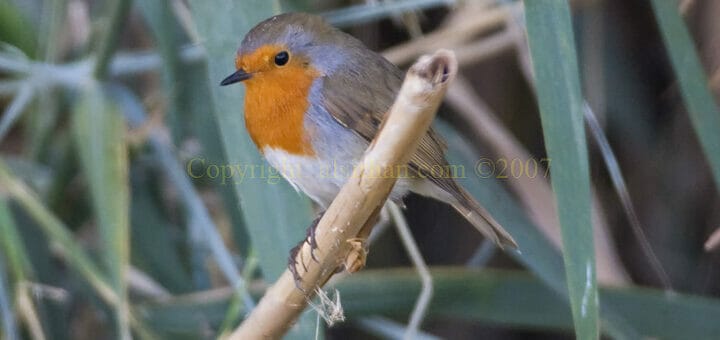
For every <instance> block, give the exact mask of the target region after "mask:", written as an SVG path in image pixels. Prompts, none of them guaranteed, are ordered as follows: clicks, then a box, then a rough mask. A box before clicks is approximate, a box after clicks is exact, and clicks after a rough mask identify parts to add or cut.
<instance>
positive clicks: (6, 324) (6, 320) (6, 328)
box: [0, 254, 19, 340]
mask: <svg viewBox="0 0 720 340" xmlns="http://www.w3.org/2000/svg"><path fill="white" fill-rule="evenodd" d="M4 262H5V256H2V254H0V319H2V323H0V324H1V325H2V328H0V330H1V331H2V332H0V335H2V336H3V339H5V338H7V339H8V340H15V339H19V337H18V334H19V333H18V330H17V325H16V323H15V320H16V318H15V311H14V308H13V306H12V300H11V299H10V296H12V294H11V293H10V289H9V286H8V280H7V276H8V275H7V271H6V270H5V263H4Z"/></svg>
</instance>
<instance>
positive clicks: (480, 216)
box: [411, 179, 518, 249]
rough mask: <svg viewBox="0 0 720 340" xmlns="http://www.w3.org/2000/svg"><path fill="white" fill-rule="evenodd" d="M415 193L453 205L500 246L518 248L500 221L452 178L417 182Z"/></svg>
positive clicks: (413, 189) (414, 186) (414, 188)
mask: <svg viewBox="0 0 720 340" xmlns="http://www.w3.org/2000/svg"><path fill="white" fill-rule="evenodd" d="M411 190H412V191H414V192H415V193H418V194H420V195H423V196H427V197H432V198H434V199H437V200H440V201H442V202H445V203H447V204H449V205H451V206H452V207H453V208H455V210H457V211H458V212H459V213H460V214H462V215H463V216H464V217H465V219H466V220H468V222H470V223H471V224H472V225H473V226H474V227H475V229H477V230H479V231H480V232H481V233H482V234H483V235H484V236H485V237H487V238H488V239H491V240H493V241H494V242H495V244H497V245H498V246H499V247H500V248H505V247H508V248H512V249H517V248H518V245H517V243H516V242H515V240H514V239H513V238H512V236H510V234H509V233H508V232H507V231H505V229H503V227H502V226H500V223H498V222H497V221H495V219H494V218H493V217H492V216H491V215H490V213H489V212H488V211H487V210H485V208H483V207H482V205H480V203H478V202H477V201H476V200H475V199H474V198H473V197H472V196H470V194H469V193H468V192H467V191H465V189H463V188H462V187H461V186H459V185H458V184H457V183H456V182H455V181H453V180H451V179H441V180H436V181H418V182H415V183H414V185H413V187H412V189H411Z"/></svg>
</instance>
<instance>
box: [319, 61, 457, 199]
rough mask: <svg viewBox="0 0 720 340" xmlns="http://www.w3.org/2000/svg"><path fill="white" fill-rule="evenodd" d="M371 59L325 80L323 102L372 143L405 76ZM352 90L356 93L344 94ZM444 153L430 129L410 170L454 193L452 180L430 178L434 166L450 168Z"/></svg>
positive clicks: (392, 67)
mask: <svg viewBox="0 0 720 340" xmlns="http://www.w3.org/2000/svg"><path fill="white" fill-rule="evenodd" d="M369 59H370V60H367V59H366V60H364V61H365V62H367V64H365V65H353V66H356V68H353V67H348V68H345V69H344V70H341V71H338V72H336V73H333V75H332V77H325V78H323V93H324V98H323V100H324V103H325V108H326V109H327V110H328V111H329V112H330V114H331V115H332V116H333V118H335V120H337V121H338V122H339V123H340V124H342V125H343V126H345V127H347V128H349V129H352V130H353V131H355V132H356V133H357V134H359V135H360V136H362V137H363V138H365V139H366V140H368V141H371V140H372V139H373V138H375V135H376V134H377V132H378V130H379V128H380V124H381V123H382V120H383V119H384V116H385V114H386V113H387V112H388V111H389V110H390V107H391V106H392V104H393V102H394V100H395V96H396V95H397V93H398V91H399V90H400V86H401V85H402V80H403V73H402V71H400V69H398V68H397V67H396V66H395V65H393V64H391V63H390V62H388V61H387V60H385V59H384V58H382V57H380V56H377V55H376V56H374V58H369ZM368 66H373V67H368ZM371 86H372V87H371ZM350 88H352V89H353V91H347V90H344V89H350ZM445 149H446V145H445V142H444V141H443V140H442V137H440V135H438V134H437V133H435V131H434V130H433V129H432V128H430V130H429V131H428V133H427V134H425V136H423V138H422V139H421V140H420V145H419V146H418V150H417V151H416V152H415V153H414V154H413V155H412V157H411V158H410V164H409V165H410V169H411V170H413V171H415V172H420V173H422V175H423V177H427V178H428V179H430V180H431V181H432V182H434V183H435V184H436V185H438V186H439V187H441V188H443V189H445V190H446V191H448V192H450V193H454V192H457V189H456V188H457V185H456V184H455V182H454V181H453V180H452V179H449V178H442V176H441V178H435V177H432V176H431V169H432V167H433V166H437V165H440V166H445V165H447V161H446V160H445V157H444V151H445Z"/></svg>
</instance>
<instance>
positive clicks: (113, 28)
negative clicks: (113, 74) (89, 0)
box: [93, 0, 132, 79]
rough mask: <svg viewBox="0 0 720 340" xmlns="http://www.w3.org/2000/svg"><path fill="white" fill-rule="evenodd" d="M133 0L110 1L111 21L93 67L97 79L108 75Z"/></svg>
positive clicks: (106, 28)
mask: <svg viewBox="0 0 720 340" xmlns="http://www.w3.org/2000/svg"><path fill="white" fill-rule="evenodd" d="M131 3H132V2H131V0H112V1H111V2H110V3H109V5H108V6H109V10H108V11H109V13H110V22H109V23H108V26H107V27H105V30H104V32H102V35H101V36H100V37H99V40H98V45H99V47H98V51H97V56H96V59H95V66H94V68H93V75H94V76H95V78H97V79H102V78H105V77H106V76H107V73H108V69H109V68H110V67H109V65H110V59H112V56H113V54H114V53H115V48H116V47H117V42H118V40H119V39H120V32H121V30H122V28H123V21H124V20H125V17H127V15H128V14H129V13H130V7H131V6H130V4H131Z"/></svg>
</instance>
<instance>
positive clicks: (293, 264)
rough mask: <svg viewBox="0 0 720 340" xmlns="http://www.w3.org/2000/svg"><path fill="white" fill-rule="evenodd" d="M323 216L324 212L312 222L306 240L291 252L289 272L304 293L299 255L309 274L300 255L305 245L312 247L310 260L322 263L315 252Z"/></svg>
mask: <svg viewBox="0 0 720 340" xmlns="http://www.w3.org/2000/svg"><path fill="white" fill-rule="evenodd" d="M323 214H325V212H322V213H320V215H318V217H317V218H316V219H315V220H314V221H313V222H312V224H310V227H309V228H308V229H307V231H306V233H305V238H304V239H303V240H302V241H300V243H298V245H297V246H295V247H294V248H292V249H291V250H290V257H289V258H288V270H290V273H292V276H293V280H294V281H295V287H297V288H298V289H300V290H302V291H303V292H304V291H305V290H304V289H303V288H302V277H301V276H300V273H299V272H298V270H297V265H298V260H297V257H298V255H300V264H302V266H303V269H304V270H305V272H307V270H308V268H307V265H306V264H305V261H304V259H303V258H302V254H301V253H300V250H301V249H302V247H303V244H305V243H307V244H308V245H309V246H310V258H312V259H313V261H315V263H320V261H318V259H317V257H316V256H315V250H316V249H317V248H318V244H317V239H316V238H315V230H316V229H317V226H318V223H320V219H321V218H322V217H323Z"/></svg>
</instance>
